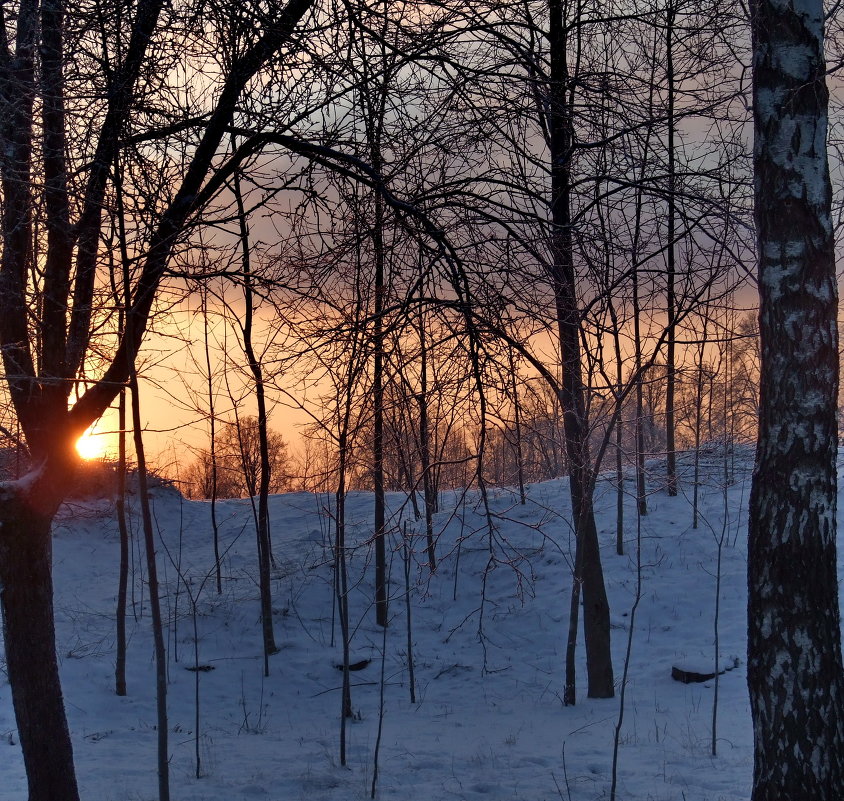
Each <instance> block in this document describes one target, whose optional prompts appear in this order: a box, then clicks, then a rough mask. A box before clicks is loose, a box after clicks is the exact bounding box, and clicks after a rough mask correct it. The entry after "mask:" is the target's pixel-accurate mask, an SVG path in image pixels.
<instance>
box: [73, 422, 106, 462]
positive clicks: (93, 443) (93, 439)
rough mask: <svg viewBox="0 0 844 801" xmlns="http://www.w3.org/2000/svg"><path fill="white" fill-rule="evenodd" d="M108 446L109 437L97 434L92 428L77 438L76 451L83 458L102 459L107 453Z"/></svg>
mask: <svg viewBox="0 0 844 801" xmlns="http://www.w3.org/2000/svg"><path fill="white" fill-rule="evenodd" d="M107 447H108V437H106V436H105V435H104V434H96V433H94V432H93V431H91V429H90V428H89V429H88V430H87V431H86V432H85V433H84V434H83V435H82V436H81V437H79V439H78V440H76V452H77V453H78V454H79V455H80V456H81V457H82V458H83V459H88V460H90V459H102V457H103V456H105V455H106V450H107Z"/></svg>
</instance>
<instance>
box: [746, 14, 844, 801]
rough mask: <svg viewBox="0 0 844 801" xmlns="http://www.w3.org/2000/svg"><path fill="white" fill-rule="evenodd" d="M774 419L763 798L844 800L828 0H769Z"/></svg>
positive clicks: (759, 589) (765, 131)
mask: <svg viewBox="0 0 844 801" xmlns="http://www.w3.org/2000/svg"><path fill="white" fill-rule="evenodd" d="M752 21H753V95H754V100H753V108H754V126H755V144H754V163H755V174H756V179H755V201H756V208H755V215H756V226H757V235H758V239H759V243H758V252H759V292H760V326H759V327H760V337H761V347H762V359H761V404H760V405H761V409H760V421H759V442H758V447H757V463H756V470H755V473H754V477H753V487H752V490H751V498H750V524H749V553H748V585H749V598H748V628H749V633H748V671H747V673H748V676H747V679H748V687H749V690H750V702H751V710H752V715H753V730H754V745H755V765H754V777H753V796H752V798H753V801H774V799H777V800H779V799H802V798H811V799H813V801H833V799H840V798H842V797H844V715H842V701H843V700H844V686H842V662H841V648H840V629H839V608H838V585H837V578H836V545H835V537H836V465H835V462H836V450H837V432H836V401H837V395H838V392H837V390H838V350H837V345H838V343H837V332H836V304H837V298H836V294H837V293H836V281H835V261H834V251H833V236H832V224H831V218H830V206H831V190H830V181H829V172H828V166H827V157H826V128H827V100H828V95H827V90H826V86H825V79H824V71H825V67H824V59H823V6H822V3H821V0H787V1H785V2H784V1H783V0H779V1H774V0H756V2H754V4H753V6H752Z"/></svg>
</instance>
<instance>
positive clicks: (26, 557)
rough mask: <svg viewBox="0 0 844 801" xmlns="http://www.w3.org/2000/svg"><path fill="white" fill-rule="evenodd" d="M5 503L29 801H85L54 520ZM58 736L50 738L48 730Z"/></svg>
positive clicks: (1, 572)
mask: <svg viewBox="0 0 844 801" xmlns="http://www.w3.org/2000/svg"><path fill="white" fill-rule="evenodd" d="M3 492H4V493H6V494H5V495H4V497H3V498H2V499H0V532H2V537H0V586H2V590H0V601H2V607H3V637H4V641H5V646H6V666H7V670H8V676H9V685H10V687H11V690H12V701H13V704H14V708H15V716H16V719H17V724H18V734H19V737H20V743H21V750H22V752H23V760H24V765H25V767H26V775H27V781H28V783H29V801H78V799H79V791H78V790H77V787H76V774H75V771H74V766H73V748H72V745H71V741H70V732H69V730H68V725H67V718H66V717H65V711H64V702H63V700H62V690H61V684H60V682H59V667H58V661H57V659H56V648H55V625H54V621H53V578H52V566H51V560H52V543H51V540H50V526H51V524H52V518H53V515H52V514H50V515H44V514H39V513H38V512H37V511H35V509H37V508H38V507H37V504H35V505H32V504H30V498H29V497H28V495H26V494H23V493H22V492H21V491H19V490H18V491H15V490H10V489H8V488H5V489H4V490H3ZM46 731H49V732H50V736H49V737H45V736H44V732H46Z"/></svg>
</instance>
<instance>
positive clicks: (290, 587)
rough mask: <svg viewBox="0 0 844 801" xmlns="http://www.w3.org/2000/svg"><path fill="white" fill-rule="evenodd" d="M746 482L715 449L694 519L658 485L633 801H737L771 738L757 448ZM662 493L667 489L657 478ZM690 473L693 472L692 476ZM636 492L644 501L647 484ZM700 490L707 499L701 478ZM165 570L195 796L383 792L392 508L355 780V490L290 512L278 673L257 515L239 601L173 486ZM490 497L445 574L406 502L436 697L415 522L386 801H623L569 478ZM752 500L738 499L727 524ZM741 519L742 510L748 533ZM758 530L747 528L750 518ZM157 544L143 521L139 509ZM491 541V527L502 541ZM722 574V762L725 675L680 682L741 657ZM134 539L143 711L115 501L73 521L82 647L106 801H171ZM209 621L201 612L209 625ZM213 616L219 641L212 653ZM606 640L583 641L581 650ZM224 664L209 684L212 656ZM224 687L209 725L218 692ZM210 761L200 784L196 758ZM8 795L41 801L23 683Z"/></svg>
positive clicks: (175, 734) (283, 548) (87, 717)
mask: <svg viewBox="0 0 844 801" xmlns="http://www.w3.org/2000/svg"><path fill="white" fill-rule="evenodd" d="M741 457H742V458H741V459H740V460H739V463H738V465H737V467H736V471H735V475H734V478H735V481H734V483H732V484H731V485H730V486H729V487H726V488H725V487H724V486H723V480H722V479H721V478H720V477H721V476H722V466H721V465H722V462H721V460H720V458H718V457H717V455H715V456H712V457H711V458H712V460H713V461H712V463H711V464H710V465H709V466H708V472H709V478H708V480H707V483H706V486H705V487H703V488H702V493H703V501H702V511H703V516H702V520H701V522H700V525H699V528H698V529H697V530H693V529H692V528H691V518H692V515H691V505H690V499H689V498H687V497H683V495H682V494H681V496H680V497H677V498H668V497H667V496H666V495H665V494H664V493H663V492H661V491H658V489H657V490H655V491H654V493H653V494H652V495H651V497H650V498H649V504H650V510H649V514H648V515H647V517H645V518H643V519H642V520H641V531H640V539H641V545H642V554H641V556H642V597H641V603H640V604H639V606H638V610H637V612H636V616H635V623H634V630H633V639H632V650H631V659H630V667H629V675H628V683H627V695H626V700H625V710H624V720H623V725H622V727H621V730H620V736H619V742H620V747H619V752H618V798H619V799H625V801H628V800H629V801H634V800H635V801H639V800H640V799H641V801H645V800H646V799H654V800H656V799H665V800H666V801H668V799H672V800H674V799H682V798H685V799H686V801H737V800H738V799H747V798H748V797H749V792H750V778H751V767H752V748H751V744H752V737H751V729H750V720H749V706H748V701H747V697H746V696H747V692H746V687H745V670H744V652H745V632H744V629H745V621H744V616H745V598H746V592H745V570H746V548H745V520H744V509H745V507H746V501H747V496H748V491H749V461H748V454H742V455H741ZM653 468H654V473H655V475H654V476H653V485H654V487H657V486H658V484H659V475H658V473H659V468H660V466H659V465H654V466H653ZM686 468H687V469H688V465H686ZM628 487H632V484H628ZM684 487H685V488H689V487H690V482H689V480H688V476H687V477H686V481H685V482H684ZM153 500H154V511H155V517H156V521H157V525H158V527H159V531H160V537H161V548H160V551H159V565H160V568H159V569H160V571H161V578H162V582H163V585H164V586H165V587H166V596H165V597H164V598H163V606H164V611H165V614H166V616H167V619H168V621H169V638H168V648H169V655H170V683H169V710H170V750H171V763H170V765H171V780H172V788H173V792H172V796H173V798H174V800H176V801H211V800H212V799H214V800H216V799H220V800H221V801H222V800H224V799H225V801H246V800H247V799H250V800H251V799H262V798H263V799H269V800H271V801H288V800H291V799H308V801H322V800H323V799H325V800H326V801H328V800H329V799H330V800H331V801H350V800H351V799H358V798H361V799H363V798H368V797H369V793H370V785H371V782H372V775H373V752H374V748H375V743H376V736H377V731H378V717H379V715H378V712H379V697H380V678H381V670H382V659H381V653H382V631H381V630H380V629H378V628H377V627H376V626H375V625H374V613H373V610H372V608H371V605H370V599H371V598H372V596H373V587H372V583H373V569H372V564H371V561H372V553H371V548H370V545H369V543H368V542H367V540H368V538H369V536H370V535H371V522H370V521H371V517H372V497H371V496H369V495H367V494H352V495H350V496H349V499H348V521H349V533H348V538H349V540H350V543H351V544H353V545H354V547H353V548H352V549H351V553H350V556H349V577H350V583H351V587H352V590H351V596H350V605H351V616H352V629H353V641H352V661H353V662H355V661H359V660H366V659H371V660H372V661H371V662H370V663H369V665H368V666H367V667H366V668H364V669H362V670H360V671H357V672H355V673H352V674H351V675H352V682H353V688H352V702H353V707H354V710H355V713H356V714H355V719H354V720H353V721H350V722H349V725H348V737H349V758H348V764H347V765H346V767H341V766H340V764H339V755H338V744H339V712H340V692H339V688H340V685H341V680H342V676H341V673H340V671H338V670H337V668H336V665H337V664H339V663H340V662H341V659H342V652H341V648H340V645H339V637H340V633H339V624H338V623H337V622H336V620H335V618H334V604H333V583H332V566H331V558H332V557H331V549H330V547H329V541H330V536H331V529H330V527H331V523H330V520H329V516H328V515H327V511H328V510H329V509H330V506H331V499H330V498H327V497H323V496H321V497H315V496H313V495H307V494H290V495H283V496H276V497H273V498H272V499H271V505H270V509H271V516H272V536H273V549H274V553H275V560H276V568H275V570H274V574H273V592H274V608H275V620H274V622H275V627H276V641H277V642H278V644H279V645H280V646H281V651H280V653H278V654H277V655H275V656H273V657H272V659H271V675H270V676H269V678H266V679H264V678H263V677H262V655H261V640H260V627H259V617H258V592H257V570H256V557H255V535H254V524H253V519H252V509H251V505H250V503H249V501H226V502H223V503H220V504H219V506H218V516H219V518H220V519H221V520H222V524H221V535H222V547H223V548H224V549H225V556H224V559H223V575H224V581H223V592H222V594H221V595H218V594H217V593H216V588H215V583H214V579H213V552H212V544H211V533H210V523H209V519H210V518H209V504H208V503H205V502H191V501H185V500H182V499H181V498H180V497H179V496H178V495H177V494H176V493H174V492H172V491H165V490H156V491H155V492H154V494H153ZM479 500H480V499H479V497H478V495H477V493H476V492H473V493H471V494H469V495H467V496H466V497H463V498H461V497H460V496H458V495H454V494H451V493H449V494H447V495H446V497H445V498H444V499H443V504H442V506H443V510H442V511H441V512H440V513H439V514H438V515H437V517H436V530H437V535H438V554H439V560H440V561H439V565H438V569H437V572H436V574H434V575H433V576H432V575H430V571H429V570H428V568H427V565H426V564H425V554H424V546H423V539H424V537H423V536H422V534H420V524H419V523H414V522H413V520H412V516H410V514H409V512H410V510H409V509H404V510H402V504H404V503H405V501H406V499H404V498H403V497H401V496H398V495H395V496H391V498H390V502H391V504H392V508H393V512H394V515H395V516H394V518H393V520H394V522H395V521H397V520H398V519H399V516H400V515H404V516H405V518H406V519H407V520H408V521H409V523H408V530H409V531H410V533H411V534H412V535H413V548H414V551H415V554H414V560H413V563H412V566H411V585H412V586H411V593H410V595H411V610H412V626H413V645H412V648H413V658H414V664H415V671H416V694H417V698H416V703H415V704H412V703H411V702H410V699H409V685H408V679H409V674H408V647H407V630H406V607H405V597H406V594H405V589H404V572H403V570H404V568H403V562H402V548H401V537H400V529H401V527H400V526H398V525H396V527H395V539H394V541H393V550H392V553H393V557H392V567H391V592H392V596H393V599H392V603H391V608H390V614H391V625H390V627H389V629H388V631H387V639H386V652H385V658H384V662H383V671H384V678H385V683H386V685H385V688H384V717H383V735H382V742H381V750H380V765H379V779H378V793H377V797H378V798H381V799H397V800H398V799H401V800H402V801H415V799H419V801H422V799H425V800H426V801H428V800H429V799H433V800H434V801H437V800H438V799H457V800H461V799H465V800H466V801H470V800H471V799H486V800H487V801H505V799H506V800H507V801H516V800H517V799H524V800H525V801H543V800H547V801H551V799H560V798H563V799H566V801H568V799H571V801H580V800H581V799H597V798H607V797H608V796H609V787H610V781H611V767H612V750H613V735H614V730H615V726H616V722H617V720H618V714H619V700H618V697H617V698H616V699H614V700H590V699H587V698H586V687H585V664H584V657H583V652H582V649H581V652H580V659H579V663H578V671H579V673H578V680H579V685H578V704H577V706H575V707H568V708H567V707H564V706H563V705H562V703H561V697H562V687H563V665H564V656H565V640H566V633H567V624H568V611H567V610H568V604H569V592H570V587H571V564H572V562H573V541H572V532H571V527H570V524H569V519H570V509H569V500H568V491H567V484H566V482H565V481H564V480H560V481H553V482H549V483H544V484H538V485H535V486H533V487H531V488H530V490H529V498H528V503H527V504H526V505H525V506H521V505H519V503H518V498H517V497H515V496H514V495H513V493H512V492H510V491H506V490H500V489H496V490H492V491H491V494H490V508H491V512H492V515H491V516H490V517H487V516H486V515H485V514H484V510H483V508H482V506H481V505H480V502H479ZM615 502H616V500H615V488H614V486H613V485H612V482H611V481H610V480H609V479H606V480H603V481H602V482H601V483H599V486H598V490H597V497H596V504H597V510H598V524H599V529H600V532H601V541H602V546H603V547H602V550H603V560H604V569H605V573H606V582H607V589H608V593H609V597H610V605H611V609H612V621H613V653H614V659H615V671H616V683H617V686H619V687H620V685H621V680H622V671H623V667H624V654H625V651H626V648H627V638H628V633H629V630H630V629H629V626H630V620H631V607H632V605H633V603H634V599H635V593H636V585H637V582H636V542H637V527H636V518H635V513H634V504H633V502H632V499H631V498H628V499H627V502H626V529H625V531H626V543H625V550H626V555H624V556H617V555H616V553H615V542H614V540H615ZM725 502H726V507H725ZM725 508H726V512H727V514H726V518H725V514H724V512H725ZM740 513H741V514H740ZM132 519H133V521H134V525H135V526H136V527H137V525H138V523H137V521H138V519H139V515H138V512H137V509H133V515H132ZM490 524H491V526H490ZM719 538H723V542H724V547H723V552H722V556H723V558H722V564H721V606H720V626H719V633H720V654H721V662H722V664H724V665H727V664H728V665H729V666H731V667H732V666H733V665H734V664H735V660H736V659H738V666H737V667H736V668H735V669H732V670H730V671H729V672H727V673H725V674H724V675H722V676H721V677H720V680H719V695H720V697H719V703H718V721H717V735H718V739H717V748H718V753H717V756H715V757H713V756H711V753H710V750H711V734H712V713H713V697H714V692H715V683H714V681H712V680H710V681H707V682H705V683H703V684H682V683H679V682H677V681H673V680H672V678H671V669H672V666H674V665H677V666H681V667H683V668H684V669H689V670H697V671H699V672H705V671H708V670H710V666H711V665H713V664H714V662H715V647H714V609H715V595H716V593H715V586H716V569H717V567H716V566H717V550H718V549H717V542H718V539H719ZM138 548H139V545H138V543H137V538H136V542H135V545H134V556H133V561H134V590H133V597H132V599H130V600H132V601H133V603H132V605H131V607H130V610H134V615H135V616H131V615H130V619H129V632H130V637H131V639H130V643H129V659H130V667H129V671H128V687H129V696H128V697H126V698H118V697H116V696H115V695H114V693H113V670H114V620H113V618H114V606H115V594H116V587H117V561H118V542H117V527H116V523H115V520H114V517H113V514H112V512H111V510H110V508H109V504H108V503H106V502H99V503H94V502H88V503H84V504H80V503H76V504H75V505H68V506H66V507H65V508H63V510H62V512H61V514H60V519H59V521H58V522H57V525H56V528H55V581H56V592H57V597H56V616H57V625H58V648H59V653H60V657H61V665H62V677H63V681H64V691H65V700H66V706H67V712H68V717H69V721H70V726H71V730H72V735H73V741H74V747H75V753H76V762H77V770H78V775H79V781H80V789H81V793H82V797H83V798H84V799H86V801H148V799H149V800H151V799H154V798H155V797H156V789H157V778H156V756H155V745H156V735H155V702H154V696H153V693H154V665H153V649H152V637H151V633H150V616H149V613H148V608H147V604H146V601H145V599H144V598H143V592H144V585H143V578H144V576H143V570H142V563H143V559H142V554H141V553H140V551H139V550H138ZM194 611H195V613H196V614H195V615H194V614H193V612H194ZM194 622H195V624H196V632H197V635H198V636H197V637H196V638H195V637H194ZM581 639H582V637H581ZM195 648H196V651H197V654H198V664H199V665H201V666H203V667H204V669H203V670H202V671H200V672H196V671H190V670H188V668H190V667H193V666H195V665H196V664H197V661H196V658H195V654H194V649H195ZM197 680H198V683H199V715H200V717H199V726H198V728H197V726H196V693H195V690H196V685H195V682H196V681H197ZM197 732H198V748H199V754H200V757H201V760H202V762H201V773H202V777H201V778H200V779H196V778H195V770H196V765H195V748H196V743H197V739H196V734H197ZM0 738H2V739H0V749H2V751H3V752H4V753H3V758H2V759H0V797H2V799H4V801H24V799H26V783H25V777H24V773H23V766H22V760H21V755H20V750H19V747H18V745H17V733H16V730H15V723H14V717H13V714H12V709H11V701H10V697H9V687H8V683H7V682H6V681H5V679H2V680H0Z"/></svg>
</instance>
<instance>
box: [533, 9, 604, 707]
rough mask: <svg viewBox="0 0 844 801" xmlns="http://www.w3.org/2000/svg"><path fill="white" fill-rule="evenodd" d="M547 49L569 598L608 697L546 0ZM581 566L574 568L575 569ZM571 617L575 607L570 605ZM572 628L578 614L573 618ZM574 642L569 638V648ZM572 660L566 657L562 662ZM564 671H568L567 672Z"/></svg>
mask: <svg viewBox="0 0 844 801" xmlns="http://www.w3.org/2000/svg"><path fill="white" fill-rule="evenodd" d="M549 8H550V31H549V34H550V35H549V47H550V50H551V114H550V125H549V127H550V131H551V219H552V228H551V255H552V262H553V263H552V264H551V265H550V266H549V272H550V277H551V281H552V285H553V289H554V301H555V311H556V317H557V329H558V336H559V343H560V355H561V360H562V366H563V380H562V389H561V392H560V398H559V400H560V406H561V407H562V410H563V430H564V432H565V439H566V451H567V455H568V459H569V484H570V487H571V500H572V511H573V516H574V524H575V532H576V540H577V545H576V549H577V552H576V554H575V565H576V567H575V575H574V577H573V589H572V595H573V596H574V594H575V593H579V592H580V588H581V587H582V591H583V605H584V612H583V630H584V640H585V642H586V660H587V667H586V670H587V675H588V680H589V686H588V695H589V697H590V698H612V697H613V693H614V687H613V672H612V655H611V653H610V614H609V603H608V602H607V594H606V589H605V587H604V575H603V569H602V567H601V555H600V550H599V547H598V533H597V528H596V527H595V515H594V511H593V509H592V493H591V489H590V487H591V476H590V457H589V421H588V417H587V413H586V403H585V399H584V394H583V373H582V369H583V368H582V363H581V362H582V360H581V351H580V314H579V309H578V306H577V294H576V289H575V274H574V243H573V238H572V230H571V209H570V191H571V172H570V166H571V147H572V143H573V136H572V131H571V126H572V120H571V114H572V109H571V104H570V103H569V101H568V97H567V91H568V80H569V75H568V64H567V62H566V46H567V42H566V32H565V27H564V20H563V8H562V5H561V3H560V0H551V3H550V6H549ZM578 566H579V568H580V569H579V570H578V569H577V567H578ZM572 615H573V617H574V618H576V615H577V607H576V604H574V603H573V604H572ZM573 622H574V625H575V628H574V630H575V632H576V619H575V620H574V621H573ZM573 646H574V643H573V642H572V638H571V636H570V637H569V643H568V648H569V650H572V649H573ZM568 664H573V660H572V659H570V658H567V665H568ZM567 673H568V670H567ZM574 689H575V688H574V678H573V672H572V674H571V675H570V676H567V678H566V687H565V699H564V700H565V703H566V704H573V703H574V701H575V696H574Z"/></svg>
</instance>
